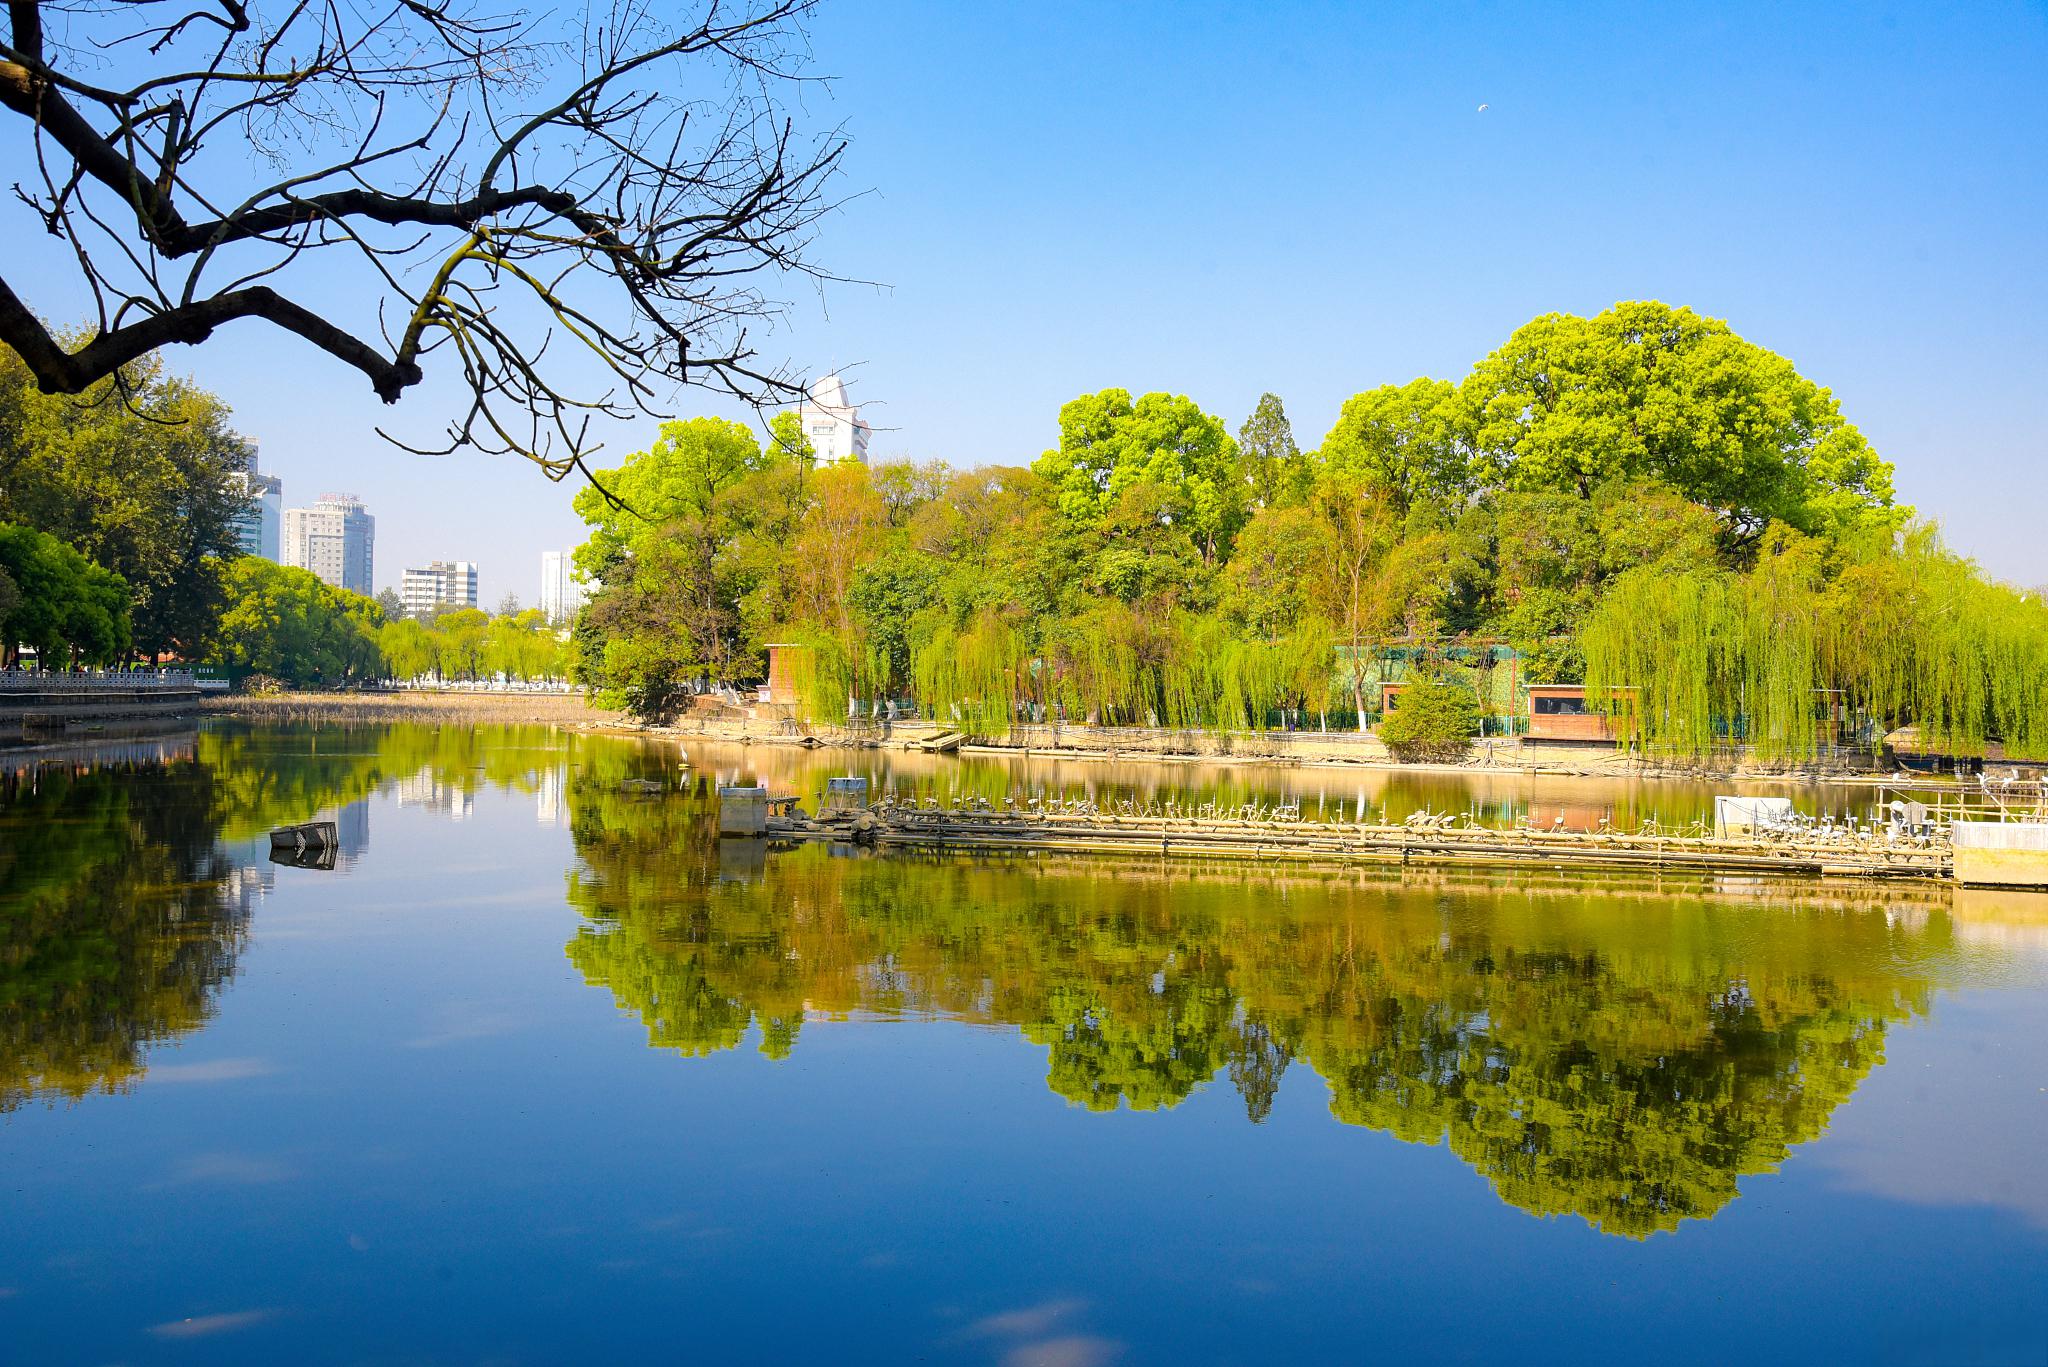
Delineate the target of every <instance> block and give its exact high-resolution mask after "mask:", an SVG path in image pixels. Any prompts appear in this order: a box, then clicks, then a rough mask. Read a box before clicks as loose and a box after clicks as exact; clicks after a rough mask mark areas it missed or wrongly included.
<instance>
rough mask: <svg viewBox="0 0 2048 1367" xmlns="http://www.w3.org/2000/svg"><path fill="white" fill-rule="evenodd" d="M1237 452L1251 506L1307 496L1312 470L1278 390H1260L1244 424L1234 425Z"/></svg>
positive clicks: (1290, 501)
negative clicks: (1298, 443)
mask: <svg viewBox="0 0 2048 1367" xmlns="http://www.w3.org/2000/svg"><path fill="white" fill-rule="evenodd" d="M1237 453H1238V459H1239V461H1240V462H1242V467H1243V479H1244V483H1245V485H1246V488H1247V489H1248V490H1249V493H1250V496H1251V501H1252V506H1253V507H1254V508H1271V507H1276V506H1278V505H1280V504H1283V503H1299V502H1301V500H1302V499H1304V498H1306V497H1307V496H1308V486H1309V482H1310V479H1311V477H1312V476H1311V472H1310V469H1309V464H1308V462H1307V461H1306V460H1305V459H1304V458H1303V456H1302V453H1301V448H1300V447H1298V446H1296V445H1295V444H1294V426H1293V424H1291V423H1289V422H1288V421H1287V410H1286V409H1284V408H1283V407H1281V404H1280V396H1279V395H1277V394H1261V395H1260V396H1259V402H1258V406H1257V407H1256V408H1254V409H1252V414H1251V416H1250V417H1248V418H1246V419H1245V420H1244V426H1242V427H1240V428H1238V429H1237Z"/></svg>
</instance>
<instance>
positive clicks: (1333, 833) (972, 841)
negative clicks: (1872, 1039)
mask: <svg viewBox="0 0 2048 1367" xmlns="http://www.w3.org/2000/svg"><path fill="white" fill-rule="evenodd" d="M766 826H767V829H766V832H765V834H766V835H767V836H768V837H769V838H770V839H779V840H785V841H804V840H832V841H844V842H850V843H855V844H862V845H872V846H874V847H876V848H878V849H898V850H973V851H1013V852H1036V851H1057V852H1061V853H1081V854H1098V855H1116V856H1126V857H1145V858H1154V859H1157V858H1171V859H1232V860H1255V861H1263V862H1276V863H1277V862H1288V863H1305V864H1326V865H1339V866H1343V865H1357V864H1397V865H1411V864H1417V865H1420V864H1510V865H1512V864H1524V865H1527V864H1536V865H1544V866H1549V867H1580V868H1602V869H1634V870H1661V871H1669V872H1696V873H1754V874H1778V875H1791V876H1801V877H1812V878H1858V879H1922V880H1925V879H1947V878H1949V877H1951V876H1952V870H1953V860H1952V855H1951V852H1950V849H1949V847H1948V845H1947V843H1946V842H1935V841H1930V842H1925V843H1920V842H1911V841H1892V840H1887V839H1883V838H1881V837H1860V838H1836V839H1817V838H1812V837H1810V836H1802V835H1777V836H1764V837H1754V838H1735V837H1727V836H1690V835H1663V834H1654V835H1652V834H1643V833H1636V834H1629V833H1623V832H1607V831H1602V832H1580V831H1539V830H1533V829H1515V830H1499V829H1493V828H1489V827H1483V826H1463V827H1458V826H1442V825H1433V826H1420V827H1418V826H1393V825H1371V824H1359V823H1345V822H1325V821H1299V820H1294V821H1256V820H1247V819H1242V818H1229V817H1186V816H1138V815H1121V814H1120V815H1110V814H1107V813H1097V814H1082V815H1069V814H1058V813H1028V814H1027V813H1014V812H996V811H974V810H957V809H941V810H932V809H926V808H912V807H892V806H888V805H878V806H876V807H872V808H868V809H865V810H860V811H840V812H832V813H828V814H826V815H825V816H824V817H823V818H819V819H814V818H809V817H805V816H802V815H800V814H798V813H794V812H791V813H789V814H787V815H777V816H771V817H769V819H768V820H767V823H766Z"/></svg>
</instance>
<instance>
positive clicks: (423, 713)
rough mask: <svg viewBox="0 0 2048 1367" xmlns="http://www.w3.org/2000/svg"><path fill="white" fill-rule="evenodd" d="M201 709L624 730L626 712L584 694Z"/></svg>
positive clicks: (314, 700) (309, 698) (285, 699)
mask: <svg viewBox="0 0 2048 1367" xmlns="http://www.w3.org/2000/svg"><path fill="white" fill-rule="evenodd" d="M201 710H202V711H204V712H207V713H209V714H211V715H215V716H223V715H224V716H234V717H246V718H248V719H249V720H251V721H266V722H293V721H324V722H353V723H361V724H365V725H374V724H376V723H378V722H389V721H433V722H456V723H471V724H476V723H482V724H486V725H488V724H494V723H495V724H513V723H520V722H544V723H548V724H551V725H555V726H576V725H584V726H607V727H610V726H625V725H630V724H631V721H630V719H629V718H627V717H626V716H625V715H624V714H623V713H619V712H607V711H605V710H604V709H602V708H596V707H592V706H590V704H588V703H587V702H585V701H584V700H583V695H582V694H580V693H439V692H427V691H420V692H400V693H283V694H278V695H275V696H271V697H260V698H258V697H247V696H244V695H241V694H229V695H227V696H225V697H219V698H208V699H207V700H206V701H205V702H204V703H202V704H201Z"/></svg>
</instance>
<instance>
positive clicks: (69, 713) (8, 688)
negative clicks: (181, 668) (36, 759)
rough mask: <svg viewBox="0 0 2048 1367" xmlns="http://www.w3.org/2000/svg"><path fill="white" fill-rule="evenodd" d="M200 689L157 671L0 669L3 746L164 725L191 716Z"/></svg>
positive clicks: (183, 680)
mask: <svg viewBox="0 0 2048 1367" xmlns="http://www.w3.org/2000/svg"><path fill="white" fill-rule="evenodd" d="M199 699H200V694H199V689H198V687H197V686H196V685H194V684H193V683H191V681H190V680H188V679H183V678H169V677H164V676H159V675H145V676H135V677H130V676H123V675H120V674H30V673H21V672H17V671H13V670H8V671H4V672H0V745H35V744H45V743H49V742H51V741H58V740H62V739H63V738H64V737H66V736H73V735H78V734H81V733H93V732H107V731H115V732H119V731H130V730H137V729H147V728H150V727H161V726H163V725H165V724H167V723H175V722H177V721H178V720H180V719H181V718H185V717H189V716H190V715H192V713H193V712H194V711H195V710H196V709H197V708H198V706H199Z"/></svg>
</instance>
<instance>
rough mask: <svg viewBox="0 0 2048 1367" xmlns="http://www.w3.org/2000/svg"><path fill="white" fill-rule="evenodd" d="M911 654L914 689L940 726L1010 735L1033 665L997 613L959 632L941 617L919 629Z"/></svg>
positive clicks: (985, 613)
mask: <svg viewBox="0 0 2048 1367" xmlns="http://www.w3.org/2000/svg"><path fill="white" fill-rule="evenodd" d="M919 625H920V639H919V640H918V642H917V644H915V645H914V646H913V647H912V649H911V655H910V673H911V685H912V687H913V688H914V689H915V690H916V696H917V698H918V700H919V701H920V702H923V703H925V704H926V705H927V706H929V707H930V708H931V709H932V712H933V715H934V716H935V717H936V718H937V719H938V720H940V721H949V720H950V721H954V722H957V723H958V724H959V725H960V726H962V727H964V728H965V729H967V730H968V731H970V732H972V733H973V734H975V735H978V736H1001V735H1006V734H1008V732H1009V730H1010V726H1011V724H1012V723H1013V722H1014V721H1015V720H1016V716H1017V704H1018V703H1019V702H1020V701H1021V700H1022V698H1023V696H1024V693H1025V690H1024V688H1023V683H1024V681H1025V679H1026V677H1027V675H1028V673H1029V670H1030V667H1031V662H1030V659H1029V652H1028V651H1027V650H1026V648H1025V644H1024V639H1023V637H1021V636H1020V635H1019V634H1018V633H1017V632H1016V631H1015V630H1014V629H1013V628H1012V627H1011V626H1010V624H1009V623H1008V622H1006V621H1005V620H1003V618H1002V616H1001V614H999V613H998V612H996V611H995V609H993V608H984V609H982V610H981V611H980V612H978V613H976V614H975V615H974V616H973V617H972V618H971V619H970V620H969V621H968V623H967V625H966V626H965V627H964V628H963V627H956V626H955V625H954V624H953V622H952V621H951V620H950V619H949V618H948V617H947V616H945V614H944V613H943V612H935V613H932V614H930V615H929V616H927V617H926V618H925V619H924V620H923V621H922V622H921V623H920V624H919Z"/></svg>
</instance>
